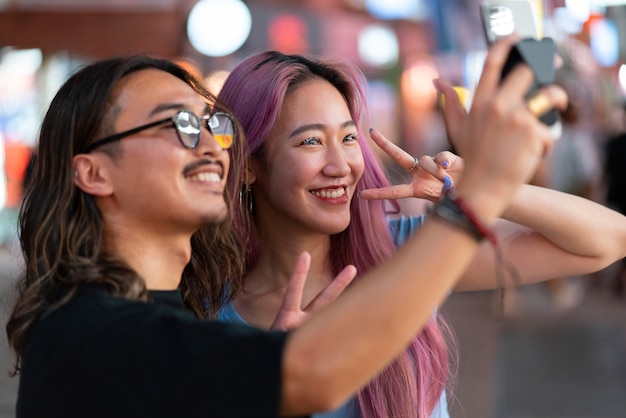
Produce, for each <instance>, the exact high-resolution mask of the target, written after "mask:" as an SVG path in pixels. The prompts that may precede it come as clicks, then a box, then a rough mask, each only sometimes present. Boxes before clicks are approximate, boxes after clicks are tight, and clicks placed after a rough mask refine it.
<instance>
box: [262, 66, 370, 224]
mask: <svg viewBox="0 0 626 418" xmlns="http://www.w3.org/2000/svg"><path fill="white" fill-rule="evenodd" d="M357 134H358V132H357V125H356V123H355V121H354V120H353V119H352V116H351V115H350V111H349V109H348V106H347V104H346V101H345V99H344V97H343V96H342V95H341V94H340V93H339V91H338V90H337V89H336V88H335V87H334V86H333V85H332V84H330V83H329V82H328V81H326V80H324V79H321V78H314V79H312V80H309V81H306V82H304V83H303V84H301V85H300V86H298V87H297V88H296V89H295V90H293V91H292V92H290V93H289V94H288V95H287V96H286V97H285V100H284V102H283V106H282V109H281V113H280V116H279V118H278V120H277V123H276V124H275V125H274V127H273V128H272V130H271V132H270V135H269V137H268V139H267V142H266V144H265V150H266V152H265V153H264V154H265V160H264V161H253V163H252V167H253V171H254V175H255V178H256V182H255V183H254V185H253V194H254V202H255V211H256V214H257V217H258V220H259V222H260V224H261V225H263V226H265V227H271V228H278V227H280V228H283V229H285V230H292V229H291V228H295V230H297V229H303V230H306V231H308V232H313V233H322V234H329V235H331V234H336V233H339V232H341V231H343V230H344V229H346V228H347V227H348V225H349V223H350V202H351V201H352V197H353V196H354V191H355V188H356V184H357V183H358V181H359V179H360V178H361V176H362V174H363V169H364V161H363V154H362V152H361V147H360V145H359V143H358V141H357Z"/></svg>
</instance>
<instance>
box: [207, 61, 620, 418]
mask: <svg viewBox="0 0 626 418" xmlns="http://www.w3.org/2000/svg"><path fill="white" fill-rule="evenodd" d="M437 84H438V86H439V88H440V89H441V90H442V91H443V92H444V93H445V94H446V97H447V100H446V103H447V105H446V112H445V113H446V118H447V121H448V124H449V126H450V133H451V134H453V135H460V133H458V132H454V129H455V127H458V126H462V123H459V122H460V121H461V119H462V118H464V117H465V116H466V115H465V114H464V113H462V110H461V109H460V108H459V107H455V105H454V102H455V101H454V100H453V99H454V97H453V94H454V93H453V92H452V89H451V87H450V86H449V85H447V84H444V83H442V82H438V83H437ZM218 99H219V101H220V102H221V103H223V104H224V105H225V106H226V107H227V108H228V109H229V110H230V111H231V112H232V113H233V114H234V115H235V116H236V117H237V119H238V121H239V122H240V123H241V126H242V127H243V130H244V133H245V135H246V138H247V145H248V148H249V157H248V161H238V160H234V161H233V164H241V166H239V167H234V169H233V170H232V173H245V174H244V175H243V176H242V178H229V188H230V191H231V193H232V195H233V196H237V195H239V196H240V197H239V199H235V202H234V217H235V224H236V227H237V231H238V233H239V234H240V239H241V242H242V243H245V244H244V245H246V247H247V259H246V274H245V277H234V278H233V281H232V283H231V287H230V293H229V294H228V295H226V298H225V304H224V306H222V307H221V309H220V312H219V317H220V319H222V320H225V321H235V322H245V323H248V324H250V325H253V326H258V327H261V328H271V327H272V326H274V327H276V326H279V327H289V326H292V325H296V324H297V323H299V322H301V321H302V320H304V319H306V317H307V316H308V315H310V314H311V311H312V310H313V309H315V308H316V307H317V306H319V305H323V303H325V302H326V301H323V300H320V296H318V295H321V299H324V298H325V297H326V296H327V295H328V292H329V288H331V290H332V289H334V291H336V290H337V288H342V287H343V286H345V285H347V283H348V282H350V280H351V279H352V277H353V276H354V274H356V272H358V276H360V275H363V274H365V273H367V272H368V271H370V270H372V269H373V268H375V267H376V266H377V265H379V264H380V263H382V261H383V260H385V259H386V258H388V257H389V256H390V255H392V254H393V253H394V251H396V248H397V246H398V245H400V244H401V242H402V241H403V239H404V238H406V237H407V236H408V235H409V234H411V233H413V231H414V230H415V229H416V228H417V227H419V226H420V225H421V223H422V221H423V219H424V217H423V216H419V217H409V218H407V217H400V218H396V219H391V218H390V213H389V210H388V208H389V206H386V204H389V203H391V206H392V207H395V208H397V204H396V203H397V202H395V201H394V200H393V199H392V200H389V201H385V200H378V199H389V198H391V197H409V196H412V197H420V198H427V199H430V200H432V201H435V202H437V201H439V198H440V193H441V190H442V188H443V187H444V186H446V187H447V186H449V185H450V183H451V180H452V179H456V178H457V177H459V176H460V172H461V170H462V167H463V160H462V159H460V158H458V157H457V156H455V155H453V154H451V153H448V152H444V153H441V154H439V155H437V156H436V157H435V158H434V159H432V158H430V157H422V158H421V159H420V160H419V164H418V160H417V159H414V158H413V157H411V156H410V155H408V154H406V153H404V152H403V151H402V150H401V149H399V148H397V147H395V146H394V145H393V144H391V143H390V142H388V141H387V140H386V139H385V138H384V137H383V136H382V135H380V134H379V133H378V132H376V131H372V132H371V137H372V139H373V140H375V142H376V143H377V144H379V145H380V146H381V147H382V148H383V149H384V150H385V151H386V152H388V153H389V154H390V155H392V156H393V158H394V159H395V160H396V161H397V162H399V163H400V164H401V165H403V166H404V167H405V168H406V169H407V170H409V171H410V172H412V173H413V174H414V179H413V182H412V183H411V185H403V186H399V187H398V186H390V184H389V182H388V180H387V178H386V176H385V173H384V170H383V168H382V165H381V163H380V162H379V160H378V158H377V157H376V155H375V154H374V152H373V150H372V149H371V148H370V146H369V145H368V141H367V139H366V137H365V135H364V132H363V129H362V128H361V124H362V122H363V121H364V119H366V116H367V107H366V102H365V94H364V76H363V74H362V73H361V71H360V70H359V69H358V68H356V67H355V66H353V65H351V64H349V63H345V62H330V61H314V60H310V59H308V58H305V57H302V56H298V55H285V54H282V53H279V52H274V51H267V52H263V53H259V54H256V55H253V56H251V57H249V58H247V59H245V60H244V61H243V62H242V63H240V64H239V65H238V66H237V67H236V68H235V69H234V70H233V71H232V73H231V74H230V76H229V77H228V79H227V80H226V82H225V84H224V86H223V88H222V90H221V92H220V94H219V97H218ZM237 146H239V144H235V145H234V148H236V147H237ZM233 152H234V151H233ZM444 168H445V169H444ZM359 195H360V196H361V198H356V199H355V198H354V197H355V196H359ZM365 198H368V199H372V200H365ZM586 211H589V212H588V213H585V212H586ZM592 213H593V214H594V215H591V214H592ZM504 215H505V217H509V220H510V221H513V222H509V221H504V220H502V221H500V223H498V224H497V226H496V228H495V231H496V237H495V238H497V239H498V240H499V241H500V245H501V251H502V253H503V254H504V256H505V257H506V258H507V261H508V262H510V263H512V264H513V265H514V266H515V268H517V269H518V271H519V273H520V275H521V277H522V280H523V281H524V282H526V283H529V282H533V281H540V280H547V279H549V278H552V277H555V274H557V273H558V274H561V275H562V274H569V273H573V272H576V273H581V272H584V271H592V270H597V269H599V268H602V267H604V266H605V265H607V264H609V263H610V262H613V261H615V260H617V259H619V258H621V257H622V256H623V253H624V248H625V245H624V244H625V243H626V218H624V217H623V216H621V215H619V214H617V213H615V212H613V211H610V210H609V209H607V208H604V207H602V206H600V205H597V204H594V203H592V202H589V201H586V200H584V199H580V198H576V197H573V196H569V195H565V194H563V193H558V192H554V191H550V190H545V189H539V188H532V187H530V186H528V187H527V186H524V187H522V189H521V190H520V191H519V192H518V194H517V195H516V198H515V199H514V201H513V203H512V205H511V206H510V207H509V209H508V210H507V211H506V212H505V214H504ZM600 218H602V219H601V220H600ZM574 225H577V226H578V227H573V226H574ZM591 225H593V228H594V231H595V232H594V234H593V237H590V236H589V234H585V232H586V231H587V230H588V228H589V227H590V226H591ZM599 230H601V231H602V233H598V231H599ZM590 240H591V241H593V242H589V241H590ZM600 240H601V241H602V242H600ZM305 251H306V252H309V253H310V254H311V265H310V270H309V273H308V277H307V279H306V283H302V282H300V283H294V282H293V281H290V279H291V277H292V271H293V268H294V265H295V264H296V261H297V259H298V257H299V255H300V254H301V253H302V252H305ZM442 251H445V249H442ZM493 259H494V255H493V251H492V249H491V248H489V245H488V244H483V245H482V246H481V248H480V249H479V251H478V254H477V255H476V257H475V258H474V262H473V263H472V264H471V266H470V268H469V269H468V271H467V273H466V274H465V275H464V276H463V277H462V279H461V281H460V282H459V283H458V285H457V289H459V290H472V289H486V288H494V287H496V285H497V284H496V280H495V278H494V277H495V273H494V269H493ZM545 260H551V261H552V262H551V263H543V264H549V266H547V265H546V266H544V265H543V264H542V263H541V262H542V261H545ZM347 266H354V267H356V272H354V270H344V269H345V268H346V267H347ZM348 269H349V268H348ZM337 275H339V276H338V279H336V280H334V279H335V277H336V276H337ZM435 279H436V278H433V280H435ZM356 280H357V281H358V277H357V278H356ZM355 284H356V283H355ZM347 292H349V290H347ZM301 306H304V307H305V308H304V309H302V308H301ZM375 308H376V307H375V306H372V309H375ZM294 317H295V320H293V318H294ZM355 326H358V324H355ZM389 326H390V327H393V324H389ZM446 330H447V328H446V325H445V323H444V322H443V321H442V320H441V318H440V317H439V315H438V314H437V313H434V314H433V316H432V318H431V320H430V321H429V322H428V323H427V324H426V325H425V326H424V328H423V330H422V332H420V333H419V334H418V335H416V336H415V337H414V338H413V340H412V341H411V342H410V344H408V346H407V348H406V350H405V351H404V352H403V353H402V354H401V355H399V356H398V357H396V359H395V360H394V361H393V362H392V363H391V365H389V366H388V367H387V369H386V370H385V371H384V372H382V373H381V374H379V375H378V376H377V377H376V378H374V379H373V380H372V381H370V382H369V383H368V384H367V385H366V386H365V387H363V388H362V389H361V390H360V391H359V392H358V394H357V395H356V397H355V398H353V399H352V400H351V401H349V402H348V403H346V404H345V405H343V406H342V407H341V408H339V409H338V410H335V411H331V412H329V413H326V414H320V415H316V417H318V416H319V417H322V416H323V417H366V418H370V417H371V418H376V417H420V418H427V417H433V418H436V417H448V416H449V415H448V411H447V405H446V398H445V388H446V384H447V382H448V376H449V374H450V372H449V357H450V355H449V349H448V347H449V346H450V344H451V343H452V342H453V341H452V339H449V338H447V337H446ZM381 338H384V336H381Z"/></svg>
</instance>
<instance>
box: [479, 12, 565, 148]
mask: <svg viewBox="0 0 626 418" xmlns="http://www.w3.org/2000/svg"><path fill="white" fill-rule="evenodd" d="M480 10H481V18H482V22H483V28H484V30H485V37H486V40H487V43H488V44H490V45H491V44H492V43H493V42H495V41H496V40H498V38H500V37H502V36H508V35H511V34H513V33H517V34H518V35H519V36H520V37H522V40H521V41H519V42H518V43H517V44H515V46H514V47H513V48H511V52H510V53H509V56H508V58H507V61H506V63H505V65H504V67H503V68H502V76H501V80H503V79H504V78H505V77H506V76H507V74H508V73H509V72H510V71H511V70H512V69H513V68H514V67H515V66H516V65H517V64H519V63H526V64H527V65H528V66H529V67H530V68H531V69H532V70H533V72H534V74H535V81H534V83H533V85H532V86H531V88H530V89H529V91H528V93H527V94H526V97H527V98H529V97H531V96H532V95H533V94H534V93H535V92H536V91H537V90H539V89H540V88H541V87H543V86H546V85H549V84H552V83H554V77H555V71H556V70H555V67H554V56H555V54H556V45H555V43H554V40H553V39H551V38H542V39H539V36H538V32H537V28H536V25H535V17H534V13H533V10H532V6H531V5H530V3H529V2H528V1H526V0H502V1H483V2H482V3H481V5H480ZM539 119H540V120H541V121H542V122H543V123H545V124H546V125H548V126H550V128H551V129H552V135H553V138H555V139H556V138H559V137H560V136H561V131H562V126H561V121H560V117H559V113H558V111H557V110H556V109H550V110H549V111H548V112H546V113H545V114H543V115H540V117H539Z"/></svg>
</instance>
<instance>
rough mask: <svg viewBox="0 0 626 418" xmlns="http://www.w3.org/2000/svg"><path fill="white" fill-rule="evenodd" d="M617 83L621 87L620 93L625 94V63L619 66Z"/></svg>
mask: <svg viewBox="0 0 626 418" xmlns="http://www.w3.org/2000/svg"><path fill="white" fill-rule="evenodd" d="M618 78H619V85H620V87H621V88H622V93H623V94H626V64H622V65H620V67H619V73H618Z"/></svg>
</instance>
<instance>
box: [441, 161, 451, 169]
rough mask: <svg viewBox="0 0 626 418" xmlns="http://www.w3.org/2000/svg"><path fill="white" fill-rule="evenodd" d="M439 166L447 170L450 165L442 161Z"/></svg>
mask: <svg viewBox="0 0 626 418" xmlns="http://www.w3.org/2000/svg"><path fill="white" fill-rule="evenodd" d="M441 165H442V166H443V168H448V166H449V165H450V163H449V162H448V161H444V162H442V163H441Z"/></svg>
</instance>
